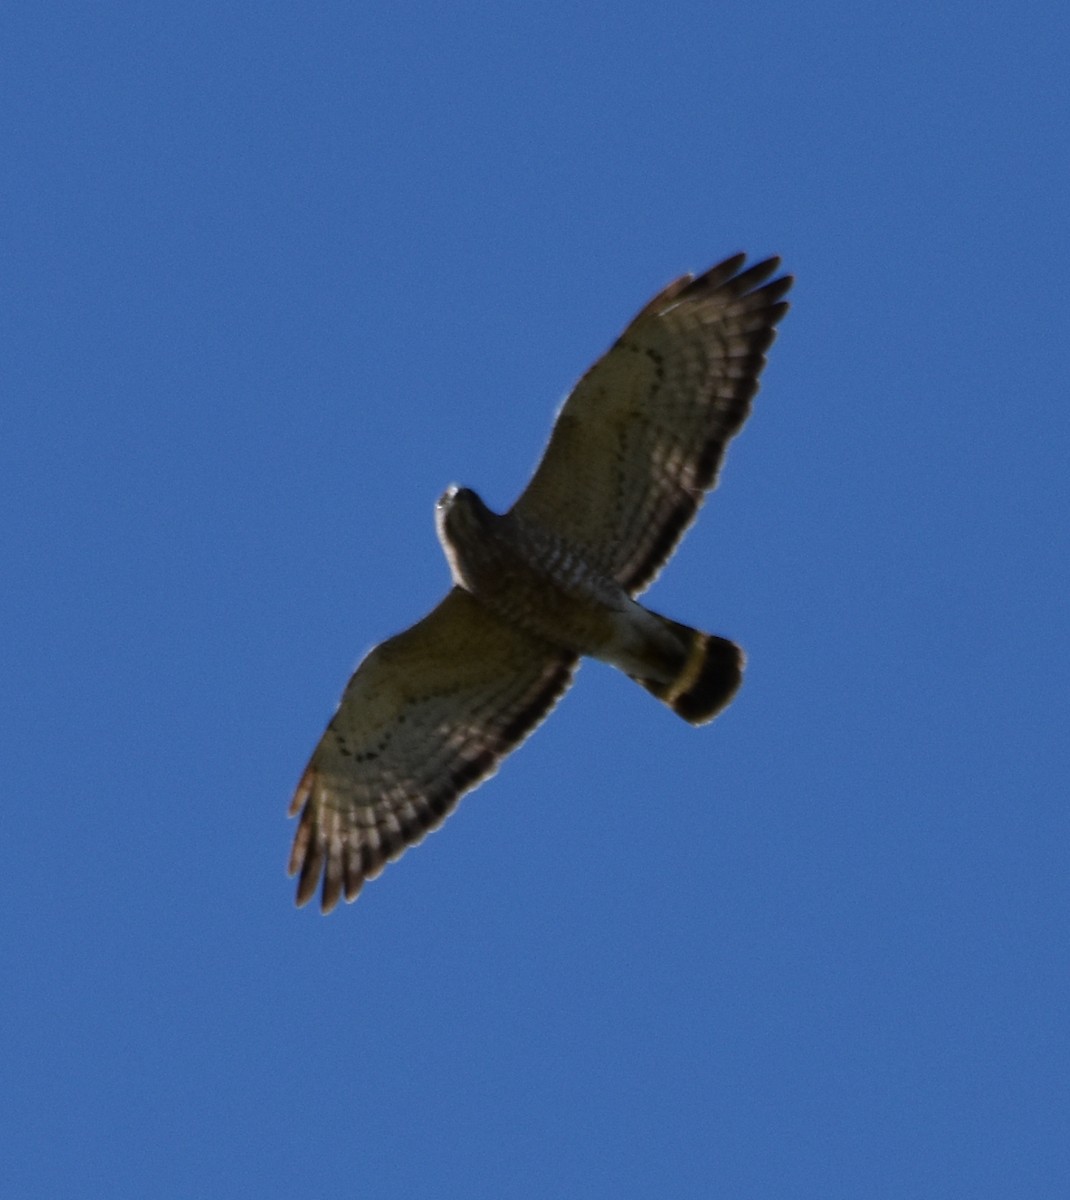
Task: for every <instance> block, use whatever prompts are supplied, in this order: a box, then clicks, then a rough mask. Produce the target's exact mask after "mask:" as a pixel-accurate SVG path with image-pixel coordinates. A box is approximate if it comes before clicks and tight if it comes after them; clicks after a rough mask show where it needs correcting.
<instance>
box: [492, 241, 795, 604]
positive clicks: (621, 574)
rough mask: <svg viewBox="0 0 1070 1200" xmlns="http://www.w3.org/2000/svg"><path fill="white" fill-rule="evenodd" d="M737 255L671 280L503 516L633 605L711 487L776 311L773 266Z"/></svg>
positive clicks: (780, 306) (577, 399)
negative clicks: (539, 529) (556, 545)
mask: <svg viewBox="0 0 1070 1200" xmlns="http://www.w3.org/2000/svg"><path fill="white" fill-rule="evenodd" d="M744 262H745V255H742V254H738V255H736V256H735V257H733V258H729V259H726V260H725V261H724V262H723V263H721V264H720V265H719V266H716V267H714V268H713V269H712V270H709V271H707V272H706V273H705V274H704V275H700V276H698V278H693V277H692V276H690V275H685V276H683V278H681V279H678V280H676V281H675V282H674V283H671V284H670V285H669V286H668V287H667V288H665V289H664V291H661V292H659V293H658V295H656V296H655V297H654V298H653V300H651V301H650V303H649V304H647V306H646V307H645V308H644V309H643V310H642V311H641V312H640V313H639V314H638V315H637V316H636V317H635V319H634V320H633V321H632V323H631V324H630V325H629V326H628V328H627V329H626V330H625V331H624V333H623V334H622V335H621V337H620V338H619V339H618V341H617V342H616V344H615V345H614V346H613V347H612V349H611V350H609V352H608V353H607V354H605V355H604V356H603V357H602V358H601V359H600V360H599V361H598V362H597V363H595V365H594V366H593V367H592V368H591V369H590V370H589V371H588V372H587V374H586V375H585V376H584V377H583V378H582V379H581V380H580V382H579V383H578V384H577V385H576V387H575V389H574V390H573V392H572V394H571V395H570V396H569V398H568V399H567V400H566V401H565V404H564V406H563V408H562V409H561V412H560V413H559V414H558V417H557V421H556V423H555V425H554V429H553V433H552V434H551V436H550V441H549V444H548V445H547V447H546V452H545V454H544V455H543V458H542V461H541V462H540V463H539V466H538V468H537V469H536V471H535V475H534V477H533V478H532V480H531V482H530V483H529V484H528V486H527V488H526V489H525V490H524V492H523V494H522V495H521V497H520V499H519V500H518V501H517V502H516V505H515V506H514V511H515V512H516V513H517V514H519V515H522V516H523V517H525V518H529V519H531V520H533V521H535V522H537V523H539V524H542V525H543V526H544V527H545V528H548V529H551V530H553V531H554V532H556V533H558V534H559V535H561V536H562V537H564V538H566V539H567V540H568V541H570V542H572V543H573V544H575V545H577V546H581V547H582V548H583V550H584V551H585V553H586V555H587V556H588V557H589V558H590V559H591V560H592V561H594V562H595V563H597V564H598V565H599V566H600V567H601V568H602V569H603V570H604V571H605V572H606V573H608V574H609V575H611V576H612V577H613V578H614V579H616V580H617V582H618V583H620V584H621V585H622V586H623V587H624V588H625V589H626V590H627V591H628V592H630V593H632V594H633V595H635V594H637V593H638V592H641V591H642V590H643V589H644V588H645V587H647V586H648V585H649V584H650V583H651V582H652V581H653V580H654V578H655V576H656V575H657V573H658V571H659V570H660V569H661V567H662V566H663V565H664V564H665V563H666V562H667V561H668V559H669V557H670V556H671V555H672V552H673V550H674V549H675V548H676V544H677V542H678V541H679V540H680V538H681V536H682V535H683V533H684V531H685V530H686V529H687V527H688V526H689V525H690V524H691V522H692V520H693V519H694V516H695V513H696V512H697V511H698V508H699V506H700V505H701V504H702V501H703V500H704V499H705V494H706V492H707V491H708V490H709V489H710V488H712V487H713V486H714V484H715V482H716V477H717V471H718V469H719V467H720V465H721V460H722V458H723V457H724V451H725V447H726V445H727V443H728V440H729V439H730V438H731V437H732V435H733V434H735V433H736V432H737V431H738V430H739V428H740V426H741V425H742V424H743V422H744V420H745V419H746V417H747V414H748V412H749V411H750V402H751V399H752V397H753V396H754V394H755V392H757V390H758V377H759V375H760V374H761V372H762V368H763V367H764V366H765V352H766V351H767V350H768V349H769V347H770V345H772V342H773V338H774V337H775V336H776V331H775V326H776V324H777V322H778V321H779V320H780V319H781V318H782V317H783V316H784V313H785V312H787V309H788V305H787V303H786V302H785V301H783V300H782V299H781V297H783V296H784V294H785V293H786V292H787V291H788V289H789V288H790V287H791V283H792V280H791V277H790V276H784V277H782V278H780V279H774V280H773V281H772V282H766V280H768V279H769V278H770V276H771V275H773V274H774V272H775V271H776V269H777V267H778V266H779V264H780V260H779V259H778V258H770V259H766V260H765V261H764V262H760V263H757V264H755V265H754V266H752V267H750V268H749V269H747V270H745V271H744V270H741V268H742V267H743V264H744Z"/></svg>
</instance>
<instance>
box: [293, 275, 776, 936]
mask: <svg viewBox="0 0 1070 1200" xmlns="http://www.w3.org/2000/svg"><path fill="white" fill-rule="evenodd" d="M745 262H746V256H745V255H743V254H737V255H735V256H734V257H732V258H728V259H726V260H725V261H724V262H722V263H720V264H719V265H718V266H716V267H713V268H712V269H711V270H709V271H706V272H705V274H702V275H699V276H697V277H695V276H692V275H684V276H683V277H682V278H680V279H677V280H675V281H674V282H673V283H671V284H669V286H668V287H667V288H665V289H664V290H663V291H661V292H659V293H658V294H657V295H656V296H655V297H654V298H653V299H652V300H651V301H650V302H649V303H648V304H647V305H646V306H645V307H644V308H643V309H642V310H641V311H640V312H639V314H638V315H637V316H636V317H635V319H634V320H633V321H632V322H631V324H630V325H629V326H628V327H627V329H625V331H624V333H623V334H622V335H621V336H620V338H619V339H618V340H617V342H616V343H615V344H614V345H613V347H612V348H611V349H610V350H609V351H608V353H606V354H605V355H604V356H603V357H602V358H601V359H600V360H599V361H598V362H597V363H595V365H594V366H593V367H591V369H590V370H589V371H588V372H587V374H586V375H584V377H583V378H582V379H581V380H580V382H579V383H578V384H577V385H576V387H575V389H574V390H573V391H572V393H571V395H569V397H568V398H567V400H566V401H565V403H564V405H563V406H562V408H561V411H560V412H559V413H558V416H557V420H556V422H555V423H554V427H553V432H552V434H551V436H550V441H549V443H548V445H547V447H546V451H545V453H544V454H543V458H542V461H541V462H540V463H539V465H538V467H537V469H536V471H535V474H534V476H533V477H532V479H531V481H530V483H529V484H528V485H527V487H526V488H525V489H524V491H523V493H522V494H521V496H520V498H519V500H517V502H516V503H515V504H514V505H513V507H512V508H511V509H510V510H509V511H508V512H506V513H503V514H501V515H499V514H497V513H494V512H491V510H490V509H489V508H487V506H486V505H485V504H484V503H483V501H482V500H480V498H479V497H478V496H477V495H476V493H475V492H473V491H470V490H469V489H468V488H458V487H450V488H449V489H447V491H446V492H445V494H444V495H443V496H442V498H441V499H440V500H439V501H438V504H437V507H436V512H435V517H436V525H437V529H438V536H439V540H440V541H441V543H442V548H443V550H444V551H445V553H446V558H447V560H448V562H449V567H450V572H451V574H452V577H453V586H452V588H451V589H450V591H449V592H448V593H447V595H446V597H445V599H444V600H442V602H441V603H440V604H439V605H438V607H437V608H435V609H433V610H432V611H431V612H430V613H429V614H428V615H427V616H426V617H424V618H423V620H421V621H418V622H417V623H416V624H415V625H413V626H412V628H411V629H407V630H405V632H404V633H399V634H398V635H397V636H396V637H392V638H390V639H389V640H388V641H385V642H383V643H382V645H380V646H377V647H376V648H375V649H374V650H372V651H371V652H370V653H369V654H368V655H367V656H366V657H365V658H364V659H363V661H362V662H361V663H360V665H359V666H358V667H357V669H356V671H355V672H354V674H353V676H352V678H351V679H350V681H349V684H348V686H347V687H346V689H345V693H344V694H343V696H342V700H341V703H340V704H339V706H338V710H337V712H335V714H334V716H333V718H332V719H331V722H330V724H329V725H328V726H327V730H326V732H325V733H324V735H323V737H322V739H321V740H320V743H319V745H318V746H317V747H316V749H315V752H314V753H313V755H312V759H311V761H310V762H309V764H308V767H307V768H306V770H305V773H304V774H303V775H302V777H301V781H300V783H299V784H298V786H297V791H296V793H295V795H294V798H293V802H292V804H291V806H290V814H291V816H293V815H296V814H297V813H300V821H299V823H298V826H297V832H296V835H295V837H294V842H293V850H292V852H291V855H290V864H289V871H290V874H291V875H295V874H296V875H298V882H297V903H298V904H299V905H301V904H305V903H306V902H307V901H308V900H310V899H311V898H312V896H313V895H314V894H315V892H316V889H317V887H319V886H320V880H321V879H322V889H321V901H320V906H321V908H322V910H323V912H325V913H326V912H330V911H331V909H332V908H334V906H335V905H336V904H337V903H338V901H339V899H340V898H341V897H342V896H343V895H344V896H345V899H346V900H349V901H351V900H354V899H356V896H357V894H358V892H359V891H360V890H361V887H362V886H363V884H364V881H365V880H367V879H374V878H375V877H376V876H377V875H378V874H379V873H380V872H381V871H382V869H383V867H384V866H385V865H386V864H387V863H388V862H392V861H394V860H395V859H396V858H398V857H399V856H400V855H401V854H402V853H403V852H404V850H405V849H406V848H407V847H408V846H411V845H414V844H415V843H416V842H418V841H420V840H421V839H422V838H423V837H424V835H425V834H426V833H428V832H429V831H430V830H432V829H435V828H437V826H439V825H440V824H441V823H442V821H443V820H444V819H445V818H446V817H447V816H448V815H449V813H450V812H451V811H452V810H453V808H454V807H455V806H456V804H457V802H458V800H459V799H460V798H461V796H462V795H463V794H464V793H465V792H467V791H469V790H470V789H472V788H473V787H475V786H476V784H478V783H479V782H480V781H481V780H483V779H485V778H486V777H487V776H488V775H491V774H493V773H494V771H495V770H496V769H497V766H498V764H499V763H500V762H501V760H502V759H503V758H504V757H505V755H507V754H508V753H509V752H510V751H511V750H513V749H515V748H516V747H517V746H518V745H519V744H520V743H521V742H522V741H523V740H524V739H525V738H526V737H527V736H528V734H529V733H531V731H532V730H533V729H534V728H535V727H536V725H538V724H539V723H540V722H541V721H542V720H543V718H544V717H545V716H546V715H547V714H548V713H549V712H550V710H551V709H552V708H553V707H554V705H555V704H556V702H557V701H558V700H559V699H560V697H561V695H562V694H563V693H564V691H565V690H566V689H567V688H568V686H569V685H570V684H571V682H572V676H573V673H574V672H575V670H576V666H577V663H578V661H579V659H580V658H581V657H582V656H583V655H590V656H591V657H592V658H598V659H601V660H602V661H603V662H608V663H611V664H612V665H613V666H615V667H619V668H620V670H622V671H623V672H624V673H625V674H627V675H630V676H631V677H632V679H634V680H635V681H636V682H637V683H638V684H640V685H641V686H642V687H644V688H646V690H647V691H648V692H651V693H652V694H653V695H654V696H656V697H657V698H658V699H659V700H660V701H662V702H663V703H664V704H666V705H668V706H669V708H671V709H672V710H673V711H674V712H675V713H678V714H679V715H680V716H681V717H683V719H684V720H685V721H689V722H691V723H692V724H693V725H701V724H704V723H705V722H706V721H709V720H712V718H713V717H714V716H716V714H717V713H718V712H720V711H721V709H723V708H724V707H725V705H726V704H727V703H728V702H729V700H730V699H731V698H732V696H733V694H734V693H735V691H736V689H737V688H738V687H739V685H740V682H741V679H742V670H743V661H744V660H743V653H742V651H741V650H740V649H739V647H738V646H736V645H735V644H734V643H733V642H730V641H728V640H726V639H725V638H721V637H716V636H714V635H713V634H708V633H700V632H699V631H698V630H695V629H692V628H690V627H689V626H687V625H682V624H680V623H678V622H676V621H672V620H670V619H669V618H667V617H663V616H659V615H658V614H657V613H655V612H652V611H651V610H650V609H648V608H645V607H644V606H643V605H641V604H639V603H637V602H636V599H635V597H636V596H637V595H639V594H640V593H641V592H642V591H643V590H644V589H645V588H646V587H647V586H648V585H649V584H650V583H651V582H652V581H653V580H654V578H655V576H656V575H657V574H658V572H659V571H660V569H661V568H662V567H663V566H664V565H665V563H666V561H667V560H668V559H669V557H670V556H671V555H672V553H673V551H674V550H675V548H676V545H677V543H678V542H679V540H680V538H681V536H682V535H683V533H684V531H685V530H686V529H687V527H688V525H690V523H691V521H692V520H693V519H694V516H695V514H696V512H697V510H698V508H699V506H700V505H701V504H702V502H703V500H704V499H705V494H706V492H708V491H709V490H710V489H711V488H712V487H713V486H714V483H715V480H716V476H717V471H718V468H719V466H720V464H721V460H722V458H723V457H724V452H725V447H726V445H727V443H728V440H729V439H730V438H731V437H732V436H733V435H734V434H735V433H736V432H738V430H739V428H740V426H741V425H742V424H743V421H744V420H745V418H746V416H747V413H748V411H749V409H750V402H751V399H752V397H753V396H754V394H755V393H756V392H757V390H758V377H759V376H760V374H761V372H762V368H763V367H764V366H765V353H766V351H767V350H768V349H769V347H770V345H771V344H772V342H773V338H774V336H775V326H776V324H777V322H778V321H780V319H781V318H782V317H783V316H784V314H785V312H786V311H787V308H788V305H787V303H786V302H785V301H784V299H783V297H784V295H785V294H786V293H787V291H788V289H789V288H790V287H791V283H792V280H791V277H790V276H781V277H779V278H773V276H774V275H775V273H776V271H777V268H778V266H779V262H780V260H779V259H777V258H769V259H766V260H765V261H764V262H759V263H756V264H755V265H753V266H751V267H749V268H747V269H744V264H745Z"/></svg>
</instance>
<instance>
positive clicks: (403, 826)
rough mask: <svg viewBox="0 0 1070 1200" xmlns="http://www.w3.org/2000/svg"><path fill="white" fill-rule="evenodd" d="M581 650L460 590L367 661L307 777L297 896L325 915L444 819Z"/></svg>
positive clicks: (558, 685)
mask: <svg viewBox="0 0 1070 1200" xmlns="http://www.w3.org/2000/svg"><path fill="white" fill-rule="evenodd" d="M575 663H576V659H575V656H574V655H571V654H568V653H565V652H562V651H561V650H558V649H555V648H554V647H552V646H550V645H548V644H547V643H545V642H543V641H541V640H539V639H537V638H534V637H531V636H529V635H528V634H526V633H523V632H521V631H520V630H516V629H513V628H511V627H510V626H508V625H505V624H503V623H502V622H500V621H498V620H497V619H496V618H495V617H493V616H492V615H491V614H490V613H488V612H487V611H486V610H485V609H484V608H482V607H481V606H480V605H479V604H478V602H477V601H475V600H474V599H473V598H472V596H471V595H470V594H469V593H468V592H465V591H463V590H462V589H460V588H454V589H453V590H452V591H451V592H450V593H449V594H448V595H447V596H446V598H445V599H444V600H443V601H442V603H441V604H439V606H438V607H437V608H435V609H434V610H433V611H432V612H430V613H429V614H428V615H427V616H426V617H424V618H423V620H422V621H419V622H417V624H415V625H414V626H413V627H412V628H411V629H407V630H406V631H405V632H404V633H400V634H398V635H397V637H393V638H390V640H389V641H386V642H383V643H382V645H380V646H377V647H376V648H375V649H374V650H372V651H371V653H370V654H368V656H367V657H366V658H365V659H364V660H363V661H362V662H361V664H360V665H359V666H358V667H357V669H356V671H355V672H354V674H353V677H352V678H351V679H350V681H349V684H348V686H347V687H346V690H345V694H344V695H343V696H342V701H341V703H340V704H339V706H338V711H337V712H336V713H335V714H334V717H333V718H332V719H331V722H330V724H329V725H328V726H327V731H326V732H325V733H324V735H323V738H322V739H321V741H320V743H319V745H318V746H317V747H316V750H315V752H314V753H313V755H312V759H311V761H310V762H309V764H308V767H307V768H306V770H305V773H304V775H303V776H302V777H301V782H300V783H299V784H298V787H297V792H296V793H295V795H294V798H293V803H292V804H291V805H290V814H291V816H292V815H294V814H296V813H297V812H300V813H301V820H300V822H299V824H298V827H297V833H296V835H295V836H294V844H293V850H292V852H291V854H290V874H291V875H294V874H297V873H298V872H300V878H299V879H298V883H297V903H298V904H304V903H305V902H306V901H308V900H309V899H311V897H312V895H313V894H314V892H315V891H316V887H317V885H318V883H319V879H320V875H321V874H322V876H323V893H322V908H323V911H324V912H330V910H331V909H332V908H333V907H334V906H335V905H336V904H337V903H338V899H339V897H340V896H341V895H342V893H343V891H344V893H345V898H346V899H347V900H354V899H355V898H356V896H357V893H358V892H359V891H360V889H361V886H362V884H363V883H364V880H365V879H373V878H374V877H375V876H376V875H378V874H379V872H380V871H381V870H382V869H383V867H384V866H385V865H386V863H387V862H391V861H393V860H394V859H396V858H398V857H399V856H400V855H401V854H402V852H403V851H404V850H405V849H406V847H408V846H411V845H414V844H415V843H416V842H418V841H420V840H421V839H422V838H423V836H424V834H426V833H428V832H429V831H430V830H432V829H435V828H436V827H437V826H439V825H440V824H441V823H442V821H443V820H444V819H445V818H446V817H447V816H448V815H449V813H450V812H451V811H452V810H453V808H454V807H455V806H456V804H457V801H458V800H459V799H460V798H461V796H462V795H463V794H464V793H465V792H467V791H469V790H470V789H471V788H473V787H475V785H476V784H477V783H479V781H480V780H481V779H485V778H486V777H487V776H488V775H492V774H493V773H494V771H495V770H496V769H497V766H498V763H499V762H500V761H501V759H502V758H504V757H505V755H506V754H508V753H509V751H510V750H512V749H513V748H514V747H515V746H517V745H519V744H520V742H522V741H523V740H524V738H525V737H526V736H527V735H528V734H529V733H530V732H531V731H532V730H533V729H534V728H535V726H536V725H538V724H539V722H540V721H541V720H542V719H543V718H544V717H545V716H546V714H547V713H548V712H549V711H550V709H552V708H553V706H554V704H555V703H556V702H557V700H558V699H559V697H560V696H561V695H562V693H563V692H564V691H565V689H566V688H567V687H568V686H569V683H570V682H571V680H572V673H573V670H574V668H575Z"/></svg>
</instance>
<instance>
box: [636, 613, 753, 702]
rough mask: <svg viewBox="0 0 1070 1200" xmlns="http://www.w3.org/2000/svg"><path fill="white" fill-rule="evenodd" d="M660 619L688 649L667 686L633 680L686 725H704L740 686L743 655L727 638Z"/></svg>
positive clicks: (651, 680) (641, 679)
mask: <svg viewBox="0 0 1070 1200" xmlns="http://www.w3.org/2000/svg"><path fill="white" fill-rule="evenodd" d="M655 615H656V614H655ZM659 619H660V620H661V621H663V622H664V623H665V625H666V627H667V628H668V629H670V630H672V632H673V633H674V634H675V635H676V637H677V638H678V639H680V640H681V641H682V642H683V644H684V646H685V647H687V650H686V653H685V655H684V663H683V666H682V667H681V668H680V671H679V673H678V674H677V675H676V676H675V677H674V678H672V679H671V680H669V682H668V683H664V682H659V681H657V680H653V679H644V678H642V677H641V676H639V675H632V678H633V679H634V680H635V682H636V683H638V684H640V685H641V686H642V687H645V688H646V690H647V691H648V692H650V694H651V695H653V696H657V698H658V699H659V700H661V701H662V702H663V703H665V704H667V705H668V706H669V707H670V708H671V709H672V710H673V712H674V713H676V714H677V715H678V716H681V717H683V719H684V720H685V721H688V722H690V723H691V724H692V725H705V723H706V722H707V721H712V720H713V718H714V717H715V716H717V714H718V713H719V712H720V711H721V709H723V708H725V707H726V706H727V705H728V702H729V701H730V700H731V699H732V697H733V696H734V695H735V694H736V692H737V691H738V689H739V685H740V684H741V683H742V682H743V664H744V662H745V661H746V658H745V656H744V654H743V651H742V650H741V649H740V648H739V646H737V645H736V644H735V642H730V641H728V639H727V638H722V637H717V636H715V635H714V634H712V633H700V632H699V631H698V630H697V629H692V628H691V627H690V626H688V625H681V624H680V623H679V622H677V621H670V620H669V619H668V617H660V618H659Z"/></svg>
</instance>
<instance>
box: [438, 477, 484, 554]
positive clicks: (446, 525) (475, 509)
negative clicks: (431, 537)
mask: <svg viewBox="0 0 1070 1200" xmlns="http://www.w3.org/2000/svg"><path fill="white" fill-rule="evenodd" d="M493 523H494V513H492V512H491V511H490V509H489V508H487V506H486V505H485V504H484V503H483V501H482V500H480V498H479V497H478V496H477V495H476V493H475V492H473V491H472V489H471V488H465V487H458V486H457V485H456V484H455V483H454V484H450V486H449V487H448V488H446V490H445V491H444V492H443V493H442V495H441V496H440V497H439V499H438V503H437V504H436V505H435V525H436V526H437V527H438V540H439V541H440V542H441V543H442V545H443V547H444V548H445V550H446V553H447V554H448V555H450V557H451V560H452V558H453V555H454V554H456V553H457V551H458V550H459V549H463V547H465V546H469V545H472V544H473V543H475V542H480V541H482V540H483V539H484V538H485V536H486V535H487V533H488V532H489V531H490V527H491V525H492V524H493ZM451 551H452V554H451Z"/></svg>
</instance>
